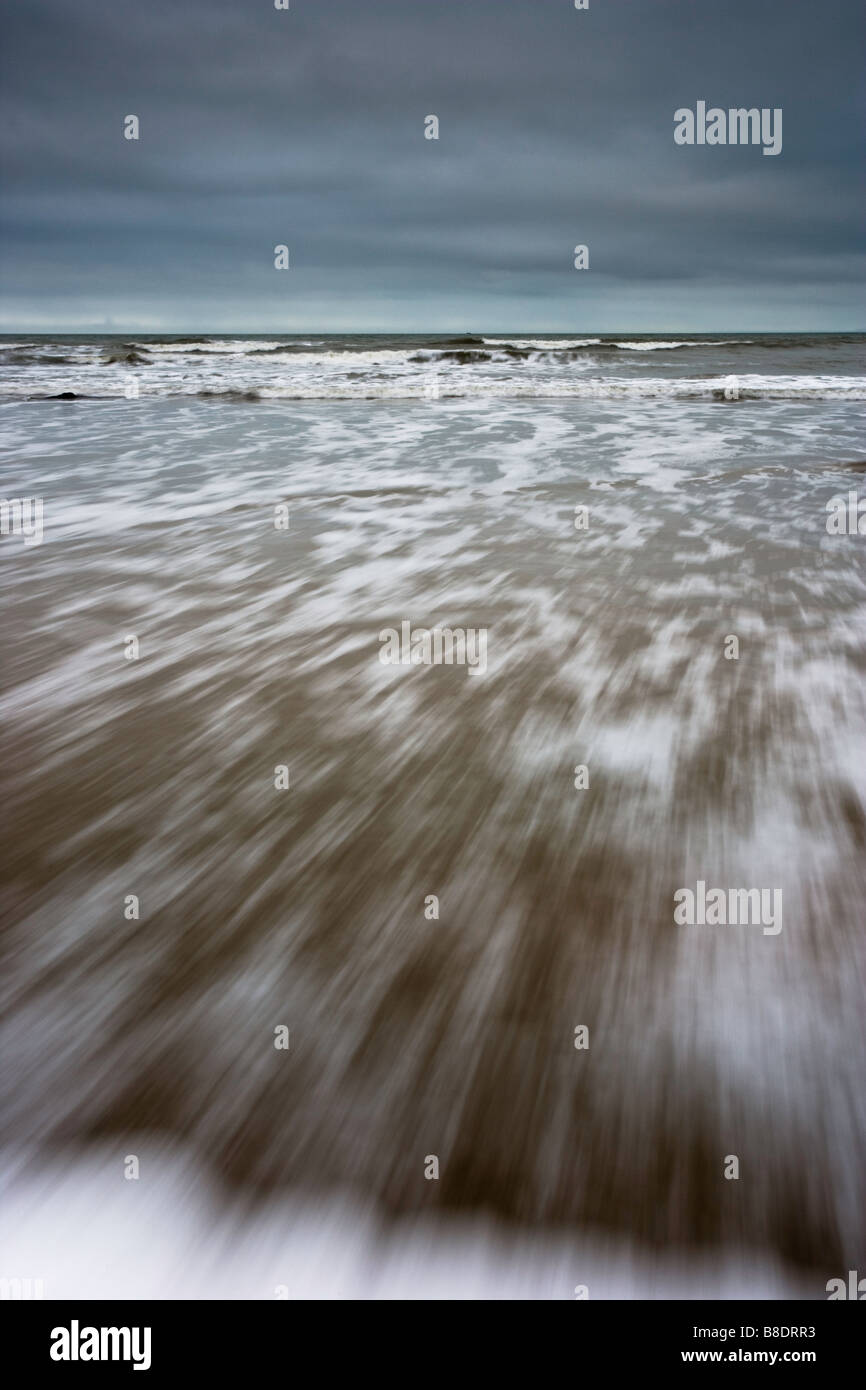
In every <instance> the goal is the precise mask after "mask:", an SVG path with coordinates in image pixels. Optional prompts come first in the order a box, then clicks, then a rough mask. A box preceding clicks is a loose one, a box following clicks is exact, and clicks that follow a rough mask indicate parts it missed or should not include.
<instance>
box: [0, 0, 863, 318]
mask: <svg viewBox="0 0 866 1390" xmlns="http://www.w3.org/2000/svg"><path fill="white" fill-rule="evenodd" d="M4 28H5V43H4V46H3V47H4V58H3V73H2V88H0V91H2V113H3V120H2V173H3V184H4V190H5V194H4V198H3V204H2V268H3V285H4V298H5V301H6V313H5V319H4V323H5V324H6V325H8V326H10V327H13V328H16V329H17V328H27V327H30V328H31V329H34V330H36V329H38V328H40V327H44V328H60V327H64V326H65V327H68V328H70V329H73V328H75V327H77V326H88V325H92V326H98V325H101V324H103V323H105V322H110V323H113V324H116V325H117V326H118V327H119V328H127V327H129V328H133V327H135V326H138V327H142V328H147V327H155V328H161V327H166V328H169V327H174V328H181V329H182V328H186V327H198V328H208V327H210V328H223V329H232V328H234V329H255V328H263V329H286V330H289V329H291V328H316V327H319V328H329V327H331V328H338V327H358V328H363V327H369V328H377V327H386V326H387V327H394V328H405V329H407V330H410V329H418V328H427V327H446V326H448V327H454V328H465V327H470V326H484V327H500V328H520V327H535V328H536V329H541V328H544V327H547V326H550V327H553V328H576V329H581V328H585V327H590V328H596V329H599V328H600V329H603V328H608V327H611V328H626V327H632V328H638V327H642V326H645V327H664V326H676V325H679V326H680V327H681V328H684V329H685V328H689V327H692V328H701V327H710V328H715V327H727V328H736V327H742V328H746V329H747V328H756V327H761V326H768V327H788V328H797V327H802V328H810V327H816V328H821V327H825V328H834V327H860V326H862V325H861V323H860V319H859V315H858V305H857V295H858V290H857V286H858V282H859V283H862V259H861V253H862V242H861V238H860V227H861V226H862V214H863V203H862V198H861V195H860V193H859V188H860V184H861V174H860V170H861V168H862V155H863V151H862V146H861V145H860V143H859V140H860V135H859V132H860V131H861V130H862V125H863V121H862V104H863V103H862V85H861V86H860V88H859V92H858V82H859V73H858V68H859V66H860V62H859V59H860V53H861V52H862V46H863V37H864V35H863V21H862V18H861V6H860V3H859V0H823V3H822V4H821V5H820V6H818V5H816V4H813V3H811V0H784V3H783V0H725V3H724V4H722V3H718V4H710V3H707V0H590V9H589V10H588V11H576V10H575V9H574V7H573V3H572V0H459V2H458V0H430V2H429V3H424V0H400V3H394V0H367V2H366V3H363V4H362V3H360V0H355V2H354V3H353V2H352V0H291V8H290V10H289V11H287V12H284V11H277V10H275V8H274V5H273V0H146V3H145V0H87V3H86V4H82V5H77V6H73V5H70V4H69V3H68V0H27V3H26V4H25V3H18V4H16V5H14V6H13V7H11V8H9V9H7V11H6V18H5V21H4ZM858 96H859V103H858ZM698 100H706V101H707V102H708V104H709V105H718V106H721V107H723V108H728V107H731V106H747V107H751V106H757V107H770V108H774V107H782V108H783V110H784V126H783V131H784V143H783V150H782V153H781V154H780V155H779V156H778V157H775V158H772V157H770V158H768V157H765V156H763V155H762V153H761V150H760V148H757V147H756V148H752V147H749V148H740V147H737V148H708V147H704V148H700V147H691V148H690V147H678V146H676V145H675V144H674V141H673V113H674V111H675V109H676V108H678V107H681V106H690V107H692V108H693V107H694V105H695V103H696V102H697V101H698ZM128 113H135V114H136V115H138V116H139V117H140V120H141V139H140V140H139V141H138V142H134V141H126V140H124V139H123V136H122V123H123V117H124V116H125V115H127V114H128ZM431 113H433V114H436V115H437V116H438V117H439V120H440V139H439V140H438V141H428V140H425V139H424V129H423V127H424V117H425V116H426V115H428V114H431ZM578 242H581V243H586V244H588V245H589V247H590V270H589V271H588V272H582V273H578V272H576V271H575V270H574V269H573V268H572V248H573V247H574V245H575V244H576V243H578ZM277 243H286V244H288V245H289V247H290V249H291V258H292V269H291V270H290V271H289V272H288V273H285V274H280V273H278V272H276V271H275V270H274V269H273V247H274V245H275V244H277ZM861 302H862V301H861Z"/></svg>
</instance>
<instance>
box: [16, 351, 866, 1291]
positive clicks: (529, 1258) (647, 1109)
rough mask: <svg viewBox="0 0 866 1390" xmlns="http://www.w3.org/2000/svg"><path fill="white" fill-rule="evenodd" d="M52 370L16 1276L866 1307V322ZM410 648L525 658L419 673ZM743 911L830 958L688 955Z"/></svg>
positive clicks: (22, 871) (767, 939)
mask: <svg viewBox="0 0 866 1390" xmlns="http://www.w3.org/2000/svg"><path fill="white" fill-rule="evenodd" d="M0 366H2V373H0V468H2V481H0V492H2V500H3V511H2V521H3V527H2V530H3V534H2V537H0V590H2V596H3V600H4V605H3V611H4V633H3V647H2V651H3V659H2V663H0V667H2V673H0V707H2V719H3V725H4V729H5V753H4V757H3V759H2V764H0V778H2V784H3V785H2V800H3V806H4V821H5V842H6V853H5V874H4V881H3V888H2V898H3V918H4V924H5V925H4V932H3V941H4V959H5V964H4V969H3V975H2V978H3V984H2V1012H3V1020H4V1021H3V1037H2V1049H0V1091H2V1106H3V1113H4V1116H5V1125H4V1131H5V1139H4V1141H3V1143H4V1153H3V1162H2V1165H0V1166H2V1172H3V1175H4V1176H3V1179H2V1213H0V1220H2V1225H3V1229H4V1262H3V1263H4V1266H8V1269H6V1268H4V1269H3V1270H2V1271H0V1273H3V1274H7V1273H8V1275H10V1276H16V1277H19V1278H25V1277H26V1278H31V1279H40V1280H42V1281H43V1282H44V1287H45V1291H46V1296H48V1297H58V1298H59V1297H121V1298H132V1297H136V1298H138V1297H149V1298H163V1297H165V1298H169V1297H171V1298H263V1299H272V1298H276V1299H281V1298H288V1299H298V1298H300V1299H303V1298H311V1297H324V1298H334V1299H343V1298H401V1299H402V1298H408V1299H414V1298H417V1299H427V1298H436V1299H450V1298H469V1299H512V1298H514V1299H517V1298H520V1299H523V1298H526V1299H543V1300H547V1299H554V1300H556V1299H567V1300H574V1299H575V1298H583V1297H589V1298H610V1297H619V1298H666V1297H678V1298H708V1297H724V1298H727V1297H754V1298H781V1297H797V1298H804V1299H809V1298H824V1297H826V1293H825V1287H826V1283H827V1281H828V1280H830V1279H831V1278H838V1277H842V1278H843V1279H844V1278H846V1277H847V1271H848V1270H849V1269H859V1270H860V1271H861V1273H863V1272H866V1215H864V1213H866V1161H864V1160H866V1095H864V1089H863V1084H862V1081H863V1056H864V1044H866V1010H864V1008H863V996H864V977H866V940H864V902H866V681H864V674H866V335H863V334H852V333H847V334H781V333H774V334H770V333H768V334H758V333H748V334H730V333H722V332H719V333H710V334H701V335H694V334H679V333H669V334H668V333H662V332H659V333H656V334H646V333H625V332H624V333H621V334H617V335H613V334H606V333H598V334H593V333H591V332H586V333H582V334H576V335H567V334H555V335H554V334H544V333H534V332H515V333H513V334H506V333H503V332H497V333H489V334H488V333H474V332H466V333H459V334H454V335H451V334H439V335H437V334H426V335H425V334H418V335H385V334H375V335H316V334H313V333H308V334H287V335H258V334H253V333H251V334H247V335H225V336H221V335H200V336H194V335H191V334H187V335H184V336H175V335H155V334H138V333H125V334H101V335H100V334H96V335H93V334H91V335H78V336H69V335H61V336H51V337H49V336H45V335H26V334H19V335H15V336H13V335H9V334H7V335H5V336H4V337H3V338H2V339H0ZM28 517H29V519H30V527H29V530H28V529H27V527H26V526H25V520H26V518H28ZM37 518H38V524H37ZM403 624H408V625H409V630H410V631H412V632H416V633H417V632H419V631H420V632H422V633H423V632H430V631H436V630H438V631H448V632H451V633H455V632H469V631H472V632H474V633H475V634H479V633H481V632H483V633H484V634H485V653H486V659H485V669H484V670H483V671H481V670H472V669H471V668H470V667H469V666H468V665H467V664H465V663H463V664H461V663H460V661H459V660H453V661H451V662H446V661H444V660H443V661H440V662H436V661H424V660H421V659H419V660H417V661H416V660H413V659H411V656H410V659H409V660H408V661H406V662H403V661H402V660H400V661H396V662H391V663H388V662H386V661H385V660H383V651H384V645H383V643H384V640H385V639H384V637H383V634H386V633H388V632H401V631H403V630H404V629H403ZM419 650H420V649H419ZM700 884H702V885H704V890H705V893H709V892H711V891H712V890H721V893H722V895H723V896H724V895H728V894H730V893H734V894H735V895H736V894H740V893H745V894H749V893H751V892H752V890H765V891H766V892H767V893H768V895H769V897H771V898H772V896H773V894H775V893H776V892H778V893H779V894H780V895H781V897H780V898H779V899H778V901H779V902H780V904H781V912H780V914H779V915H778V919H777V920H778V924H779V930H778V931H776V930H775V927H774V929H773V930H772V931H768V930H765V927H764V925H762V923H761V922H760V921H757V920H756V921H745V922H743V921H738V922H735V923H731V922H730V921H727V920H722V921H720V920H718V914H717V917H716V920H712V919H711V914H704V916H705V918H710V920H701V921H697V922H695V923H694V924H692V923H690V922H685V923H683V922H680V921H677V920H676V918H675V908H676V903H677V901H680V899H678V898H677V897H676V896H675V895H678V894H680V893H682V892H684V891H685V890H688V891H689V892H694V893H695V894H699V893H700V891H701V890H700V889H699V886H698V885H700ZM726 900H727V898H726Z"/></svg>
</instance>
